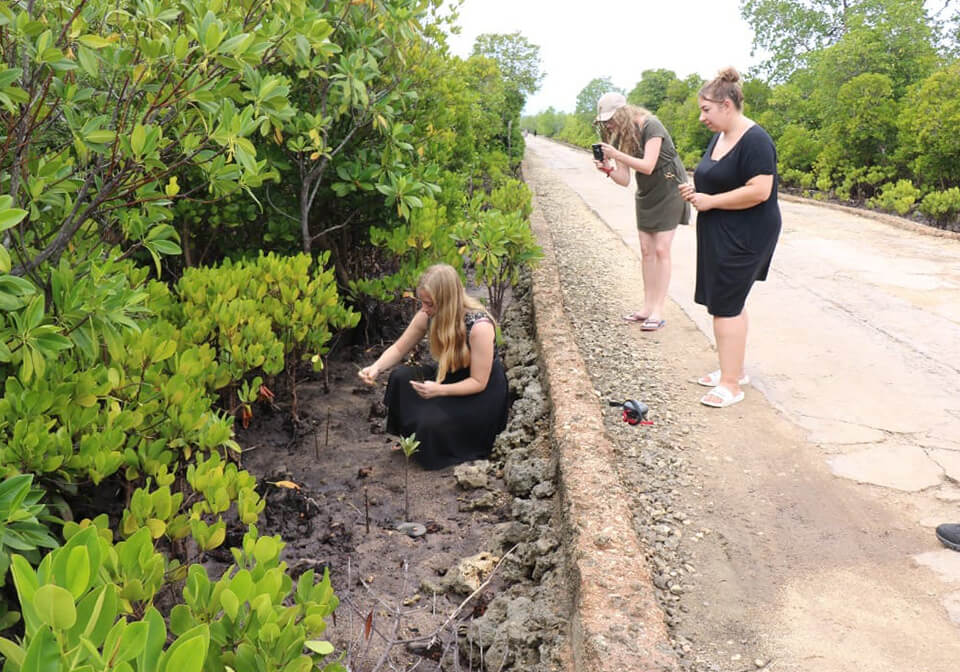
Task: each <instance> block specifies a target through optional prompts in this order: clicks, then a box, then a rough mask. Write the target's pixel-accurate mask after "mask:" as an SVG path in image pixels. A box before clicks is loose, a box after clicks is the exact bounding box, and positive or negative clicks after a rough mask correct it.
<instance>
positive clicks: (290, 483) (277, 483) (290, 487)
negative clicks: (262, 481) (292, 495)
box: [267, 481, 300, 490]
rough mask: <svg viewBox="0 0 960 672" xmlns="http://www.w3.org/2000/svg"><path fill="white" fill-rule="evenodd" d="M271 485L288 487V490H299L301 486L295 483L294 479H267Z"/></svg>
mask: <svg viewBox="0 0 960 672" xmlns="http://www.w3.org/2000/svg"><path fill="white" fill-rule="evenodd" d="M267 483H269V484H270V485H275V486H277V487H278V488H286V489H287V490H299V489H300V486H299V485H297V484H296V483H294V482H293V481H267Z"/></svg>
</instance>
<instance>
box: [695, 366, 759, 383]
mask: <svg viewBox="0 0 960 672" xmlns="http://www.w3.org/2000/svg"><path fill="white" fill-rule="evenodd" d="M697 383H698V384H700V385H703V386H704V387H716V386H717V385H719V384H720V369H717V370H716V371H711V372H710V373H708V374H707V375H705V376H700V377H699V378H697ZM737 384H738V385H749V384H750V376H748V375H747V374H743V378H741V379H740V380H738V381H737Z"/></svg>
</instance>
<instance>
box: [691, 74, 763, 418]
mask: <svg viewBox="0 0 960 672" xmlns="http://www.w3.org/2000/svg"><path fill="white" fill-rule="evenodd" d="M698 98H699V100H698V102H699V103H700V121H701V122H703V124H704V125H705V126H706V127H707V128H709V129H710V130H711V131H715V132H716V135H714V136H713V138H712V139H711V140H710V144H709V145H707V151H706V152H705V153H704V155H703V158H702V159H701V160H700V163H699V164H698V165H697V169H696V171H695V172H694V176H693V180H694V184H693V185H689V184H684V185H680V191H681V193H682V194H683V197H684V198H685V199H686V200H687V201H689V202H690V203H691V204H693V206H694V207H695V208H696V209H697V285H696V293H695V295H694V300H695V301H696V302H697V303H699V304H702V305H704V306H706V307H707V311H708V312H709V313H710V314H711V315H712V316H713V333H714V336H715V337H716V341H717V354H718V355H719V359H720V369H719V370H717V371H713V372H712V373H708V374H706V375H704V376H702V377H701V378H700V379H699V380H698V382H699V383H700V384H701V385H704V386H707V387H710V388H711V390H710V392H708V393H707V394H706V395H704V396H703V397H702V398H701V399H700V401H701V403H703V404H705V405H707V406H714V407H716V408H724V407H726V406H731V405H733V404H736V403H737V402H739V401H742V400H743V390H742V389H741V386H742V385H746V384H747V383H748V382H749V378H748V377H747V376H746V374H745V373H744V369H743V360H744V355H745V351H746V345H747V313H746V310H744V304H745V303H746V300H747V294H749V293H750V288H751V287H752V286H753V283H754V282H755V281H757V280H766V278H767V271H768V270H769V268H770V260H771V259H772V257H773V251H774V248H775V247H776V245H777V238H778V237H779V236H780V206H779V205H778V204H777V151H776V148H775V147H774V144H773V140H772V139H771V138H770V136H769V135H767V132H766V131H764V130H763V129H762V128H761V127H760V126H758V125H757V124H756V123H754V122H753V121H752V120H750V119H748V118H747V117H745V116H744V115H743V89H742V86H741V84H740V75H739V74H738V73H737V71H736V70H734V69H733V68H727V69H726V70H723V71H721V72H720V74H719V75H718V76H717V77H716V78H715V79H713V80H712V81H710V82H708V83H707V84H705V85H704V86H703V88H702V89H700V92H699V94H698Z"/></svg>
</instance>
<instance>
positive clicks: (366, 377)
mask: <svg viewBox="0 0 960 672" xmlns="http://www.w3.org/2000/svg"><path fill="white" fill-rule="evenodd" d="M357 375H358V376H359V377H360V380H362V381H363V382H364V383H366V384H367V385H373V384H375V383H376V382H377V376H379V375H380V369H378V368H377V366H376V364H371V365H370V366H368V367H366V368H364V369H360V370H359V371H357Z"/></svg>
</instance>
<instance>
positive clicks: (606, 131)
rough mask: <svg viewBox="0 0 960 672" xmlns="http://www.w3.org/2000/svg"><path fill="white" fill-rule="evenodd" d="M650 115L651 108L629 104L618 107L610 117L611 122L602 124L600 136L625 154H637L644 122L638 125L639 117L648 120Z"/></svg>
mask: <svg viewBox="0 0 960 672" xmlns="http://www.w3.org/2000/svg"><path fill="white" fill-rule="evenodd" d="M650 116H651V113H650V110H648V109H646V108H645V107H639V106H637V105H629V104H628V105H624V106H623V107H618V108H617V110H616V111H615V112H614V113H613V116H612V117H610V120H609V121H610V123H609V124H608V123H602V124H600V137H601V138H603V141H604V142H606V143H608V144H611V145H613V146H614V147H616V148H617V149H619V150H620V151H621V152H623V153H624V154H629V155H630V156H637V153H638V152H639V151H640V128H641V127H642V123H641V125H640V126H638V125H637V118H638V117H639V118H641V119H642V120H643V121H646V120H647V118H648V117H650ZM608 126H612V128H608Z"/></svg>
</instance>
